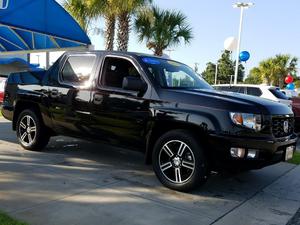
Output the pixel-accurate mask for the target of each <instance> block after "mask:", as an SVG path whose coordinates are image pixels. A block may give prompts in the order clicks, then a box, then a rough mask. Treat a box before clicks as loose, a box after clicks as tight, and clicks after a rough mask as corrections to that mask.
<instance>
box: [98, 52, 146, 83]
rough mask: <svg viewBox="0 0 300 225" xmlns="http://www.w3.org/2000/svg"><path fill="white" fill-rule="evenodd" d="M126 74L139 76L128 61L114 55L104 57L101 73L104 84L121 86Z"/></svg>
mask: <svg viewBox="0 0 300 225" xmlns="http://www.w3.org/2000/svg"><path fill="white" fill-rule="evenodd" d="M128 76H132V77H139V78H140V77H141V76H140V74H139V72H138V71H137V70H136V68H135V67H134V65H133V64H132V63H131V62H130V61H128V60H126V59H120V58H114V57H108V58H106V59H105V62H104V66H103V74H102V84H103V85H104V86H107V87H114V88H122V86H123V79H124V78H125V77H128Z"/></svg>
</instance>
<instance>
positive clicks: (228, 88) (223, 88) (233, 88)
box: [217, 86, 244, 93]
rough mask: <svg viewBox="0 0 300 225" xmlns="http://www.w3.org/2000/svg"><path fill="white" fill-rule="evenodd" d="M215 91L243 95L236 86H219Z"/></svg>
mask: <svg viewBox="0 0 300 225" xmlns="http://www.w3.org/2000/svg"><path fill="white" fill-rule="evenodd" d="M217 90H220V91H227V92H239V93H244V92H240V90H241V89H240V87H237V86H219V87H217Z"/></svg>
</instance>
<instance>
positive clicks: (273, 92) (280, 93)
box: [269, 88, 289, 100]
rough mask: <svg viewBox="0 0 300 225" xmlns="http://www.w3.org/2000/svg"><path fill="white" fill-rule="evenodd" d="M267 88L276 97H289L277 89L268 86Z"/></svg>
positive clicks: (286, 98)
mask: <svg viewBox="0 0 300 225" xmlns="http://www.w3.org/2000/svg"><path fill="white" fill-rule="evenodd" d="M269 90H270V92H271V93H272V94H273V95H274V96H275V97H276V98H279V99H284V100H289V97H287V96H286V95H285V94H283V93H282V92H281V91H280V90H279V89H276V88H270V89H269Z"/></svg>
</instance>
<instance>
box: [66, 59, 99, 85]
mask: <svg viewBox="0 0 300 225" xmlns="http://www.w3.org/2000/svg"><path fill="white" fill-rule="evenodd" d="M95 62H96V56H91V55H89V56H70V57H69V58H68V59H67V61H66V63H65V65H64V68H63V70H62V72H61V79H62V81H63V82H65V83H70V84H74V85H82V84H83V83H84V82H86V81H88V80H89V78H90V76H91V73H92V70H93V67H94V65H95Z"/></svg>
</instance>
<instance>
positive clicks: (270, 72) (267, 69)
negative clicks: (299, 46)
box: [250, 54, 298, 88]
mask: <svg viewBox="0 0 300 225" xmlns="http://www.w3.org/2000/svg"><path fill="white" fill-rule="evenodd" d="M297 62H298V59H297V58H295V57H291V56H290V55H282V54H279V55H276V56H275V57H273V58H268V59H266V60H263V61H261V62H260V63H259V66H258V67H255V68H253V69H252V70H251V72H250V76H252V77H253V76H254V77H255V76H256V77H257V78H258V77H259V78H260V81H262V82H264V83H266V84H268V85H274V86H279V87H280V88H283V87H284V79H285V77H286V76H287V74H289V73H294V74H296V72H297Z"/></svg>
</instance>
